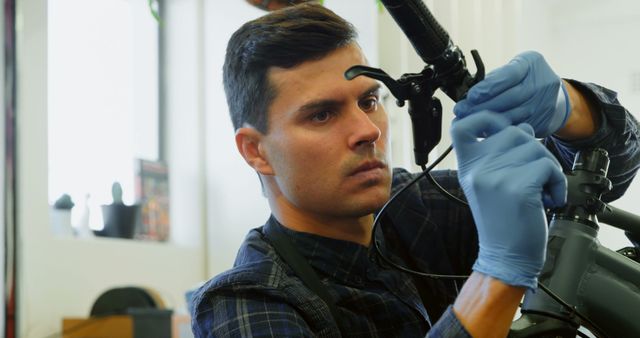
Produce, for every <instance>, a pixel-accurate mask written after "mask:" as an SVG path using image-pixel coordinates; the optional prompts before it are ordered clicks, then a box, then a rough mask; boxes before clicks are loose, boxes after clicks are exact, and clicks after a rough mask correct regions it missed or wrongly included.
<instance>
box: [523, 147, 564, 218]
mask: <svg viewBox="0 0 640 338" xmlns="http://www.w3.org/2000/svg"><path fill="white" fill-rule="evenodd" d="M549 156H551V158H550V157H549ZM549 156H546V157H541V158H539V159H537V160H536V161H534V162H532V163H531V165H530V167H531V173H532V174H533V175H532V178H533V179H534V181H533V183H534V184H535V185H536V186H541V187H543V196H547V198H543V201H544V202H545V206H546V207H559V206H562V205H564V204H565V203H566V201H567V178H566V177H565V176H564V174H563V173H562V168H561V167H560V165H559V164H558V162H557V161H555V159H553V155H551V154H549ZM547 203H550V204H547Z"/></svg>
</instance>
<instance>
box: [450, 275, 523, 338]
mask: <svg viewBox="0 0 640 338" xmlns="http://www.w3.org/2000/svg"><path fill="white" fill-rule="evenodd" d="M525 290H526V289H525V288H523V287H518V286H512V285H508V284H506V283H504V282H502V281H500V280H498V279H496V278H493V277H491V276H488V275H485V274H483V273H480V272H473V273H472V274H471V276H469V279H467V281H466V282H465V284H464V286H463V287H462V290H461V291H460V294H459V295H458V297H457V298H456V301H455V303H454V304H453V311H454V313H455V315H456V317H457V318H458V320H459V321H460V323H462V325H463V326H464V327H465V329H466V330H467V331H469V333H470V334H471V335H472V336H473V337H476V338H478V337H502V336H506V335H507V332H508V331H509V328H510V327H511V322H512V321H513V317H514V315H515V312H516V309H517V308H518V305H519V304H520V301H521V300H522V297H523V296H524V292H525Z"/></svg>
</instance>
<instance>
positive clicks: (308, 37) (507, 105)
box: [193, 4, 640, 337]
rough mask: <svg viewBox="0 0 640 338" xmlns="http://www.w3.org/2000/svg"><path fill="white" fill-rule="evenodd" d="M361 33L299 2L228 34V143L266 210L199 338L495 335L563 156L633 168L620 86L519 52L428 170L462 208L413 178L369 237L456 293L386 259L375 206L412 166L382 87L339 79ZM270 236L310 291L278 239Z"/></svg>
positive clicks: (200, 319)
mask: <svg viewBox="0 0 640 338" xmlns="http://www.w3.org/2000/svg"><path fill="white" fill-rule="evenodd" d="M355 38H356V34H355V31H354V29H353V27H352V26H351V25H350V24H348V23H347V22H345V21H344V20H343V19H341V18H340V17H338V16H336V15H335V14H334V13H332V12H331V11H329V10H327V9H325V8H323V7H322V6H319V5H313V4H306V5H299V6H294V7H290V8H288V9H284V10H281V11H276V12H273V13H270V14H268V15H266V16H264V17H262V18H259V19H257V20H254V21H251V22H249V23H247V24H245V25H244V26H243V27H241V28H240V29H239V30H238V31H237V32H236V33H235V34H234V35H233V36H232V38H231V39H230V41H229V44H228V48H227V55H226V61H225V66H224V84H225V91H226V94H227V99H228V103H229V107H230V112H231V117H232V120H233V123H234V127H235V128H236V144H237V147H238V151H239V152H240V154H241V155H242V156H243V157H244V159H245V160H246V162H247V163H248V164H249V165H250V166H251V167H252V168H254V169H255V170H256V172H257V173H258V175H259V177H260V180H261V183H262V185H263V189H264V193H265V196H266V197H267V200H268V202H269V205H270V208H271V211H272V217H271V218H270V219H269V220H268V221H267V223H266V224H265V226H264V227H260V228H257V229H254V230H252V231H251V232H250V233H249V235H248V236H247V238H246V239H245V242H244V243H243V245H242V247H241V248H240V251H239V253H238V257H237V259H236V262H235V264H234V268H233V269H231V270H229V271H227V272H225V273H223V274H221V275H219V276H216V277H215V278H213V279H212V280H210V281H209V282H208V283H207V284H206V285H205V286H203V287H202V288H201V289H200V290H199V291H198V293H197V295H196V297H195V300H194V304H195V306H194V313H193V330H194V333H195V335H196V336H197V337H223V336H224V337H227V336H231V337H241V336H242V337H244V336H260V337H285V336H291V337H298V336H304V337H307V336H321V337H337V336H340V335H343V336H362V337H371V336H379V337H412V336H425V335H427V334H428V335H429V336H433V337H435V336H446V337H454V336H455V337H457V336H461V337H468V336H469V335H471V336H474V337H499V336H505V335H506V333H507V331H508V328H509V325H510V322H511V320H512V318H513V315H514V313H515V310H516V308H517V306H518V303H519V301H520V300H521V298H522V295H523V293H524V291H525V290H526V289H527V288H535V287H536V281H537V276H538V274H539V272H540V269H541V268H542V264H543V262H544V252H545V241H546V227H547V224H546V220H545V215H544V206H547V207H550V206H560V205H562V204H563V203H564V200H565V194H566V192H565V191H566V182H565V179H564V176H563V175H562V171H561V167H560V166H561V165H562V166H564V167H565V168H567V167H569V166H570V163H571V161H572V160H573V157H572V156H573V155H574V154H575V152H576V151H577V150H579V149H581V148H585V147H590V146H595V145H598V146H599V147H602V148H605V149H606V150H608V151H609V153H610V155H612V156H611V157H612V164H611V166H610V168H611V170H610V178H611V179H612V181H614V191H613V193H612V194H610V196H611V198H615V197H618V196H620V195H621V194H622V193H623V192H624V190H625V189H626V187H627V186H628V184H629V183H630V181H631V179H632V178H633V176H634V175H635V171H636V170H637V167H638V161H639V157H640V151H639V145H638V137H639V135H638V131H637V124H636V122H635V120H634V119H633V118H632V117H631V116H630V115H629V114H628V113H627V112H626V111H625V110H624V108H622V107H620V106H619V105H618V104H617V101H616V100H615V94H613V93H612V92H610V91H607V90H605V89H602V88H600V87H597V86H594V85H587V84H581V83H579V82H575V81H571V82H569V81H561V80H560V79H559V78H558V77H557V76H556V75H555V74H554V73H553V71H551V69H550V68H549V67H548V65H547V64H546V63H545V61H544V59H543V58H542V57H541V56H540V55H538V54H536V53H525V54H522V55H520V56H518V57H516V58H515V59H514V60H513V61H512V62H511V63H509V64H508V65H505V66H504V67H501V68H500V69H498V70H496V71H494V72H492V73H490V74H489V75H488V76H487V79H486V80H485V81H483V82H481V83H479V84H477V85H476V86H475V87H474V88H472V90H471V91H470V92H469V93H468V96H467V99H465V100H463V101H461V102H459V103H458V104H457V105H456V108H455V111H456V115H457V118H456V120H455V121H454V123H453V126H452V137H453V140H454V147H455V149H456V153H457V156H458V163H459V169H460V170H459V172H458V175H459V177H456V173H454V172H450V171H446V172H437V173H434V176H435V177H436V180H437V181H439V183H440V184H441V185H443V186H445V187H446V188H447V189H448V190H449V191H451V192H453V193H455V194H458V195H461V189H460V187H462V189H463V190H464V193H465V195H466V197H467V199H468V200H469V203H470V209H471V210H469V209H468V208H465V207H462V206H459V205H456V204H453V203H451V202H449V201H448V200H447V199H445V198H443V197H442V196H440V195H439V194H438V193H437V192H435V190H433V188H432V187H431V186H430V185H429V184H428V183H424V182H422V183H419V185H416V186H412V187H411V188H410V189H408V191H406V192H404V193H403V194H402V195H400V196H399V198H398V200H397V201H396V202H395V203H394V204H393V205H392V206H391V207H390V208H389V210H388V212H387V215H386V216H385V217H386V219H385V224H384V225H385V227H384V229H383V231H382V232H381V233H378V234H377V235H376V241H379V242H381V244H382V247H383V253H384V254H385V255H386V256H389V257H392V259H394V260H396V261H398V262H400V263H401V264H403V265H405V266H411V267H414V268H416V269H418V270H421V271H428V272H432V273H440V274H458V275H468V274H470V276H469V278H468V279H467V281H466V282H465V284H464V286H463V287H462V289H461V290H459V292H458V290H457V287H458V285H457V283H453V282H448V281H441V280H439V281H433V280H430V279H418V278H415V279H414V278H412V277H411V276H409V275H407V274H405V273H403V272H399V271H397V270H394V269H391V268H390V267H389V266H387V265H386V264H384V263H381V262H380V261H379V257H378V256H377V255H375V254H374V252H373V250H372V249H371V247H372V243H371V238H372V225H373V221H374V215H375V213H376V212H377V211H378V210H380V208H381V207H382V205H383V204H384V203H385V202H386V201H387V200H388V199H389V196H390V193H391V192H395V191H397V190H398V189H399V188H400V187H402V185H403V183H405V182H407V181H409V180H410V179H411V178H412V177H413V176H412V175H411V174H409V173H407V172H406V171H403V170H394V171H393V173H392V171H391V169H390V168H389V164H388V161H387V156H388V154H387V152H386V151H387V147H388V130H387V129H388V120H387V115H386V112H385V111H384V108H383V107H382V105H381V104H380V102H379V99H380V97H379V87H380V85H379V84H378V83H377V82H376V81H374V80H371V79H369V78H366V77H358V78H356V79H354V80H352V81H348V80H346V79H345V78H344V75H343V74H344V71H345V70H346V69H348V68H349V67H351V66H353V65H357V64H366V59H365V57H364V56H363V54H362V51H361V50H360V48H359V46H358V45H357V43H356V41H355ZM536 136H537V137H546V138H545V144H546V145H547V148H548V149H549V150H551V151H553V153H554V154H556V157H557V158H558V159H559V160H560V162H558V160H556V158H554V156H552V155H551V152H550V151H549V150H547V148H545V146H544V145H543V143H541V142H539V141H537V140H536V138H535V137H536ZM458 181H460V183H461V185H458ZM543 203H544V204H543ZM472 216H473V218H472ZM474 220H475V222H474ZM278 233H279V234H284V237H286V238H287V240H286V241H288V242H289V243H291V244H292V246H293V248H294V251H296V252H297V253H299V254H300V255H301V256H302V257H304V260H305V261H306V262H308V264H309V266H310V267H311V269H312V270H313V271H314V272H315V273H316V274H317V275H318V278H319V280H320V281H321V283H320V284H321V286H320V289H318V288H317V287H310V284H312V283H309V282H307V280H308V279H305V280H303V278H304V277H305V276H302V275H303V274H301V273H300V270H298V269H297V268H293V267H292V266H293V264H291V263H290V260H289V258H290V257H286V256H288V255H282V252H281V251H276V248H275V247H274V246H276V244H275V242H277V240H275V239H274V238H276V235H274V234H278ZM478 242H479V246H478ZM305 264H306V263H305ZM472 269H473V271H472ZM323 290H324V291H326V294H325V295H322V293H323V292H324V291H323ZM456 294H457V297H456ZM452 302H453V305H452V306H447V305H448V304H450V303H452ZM436 320H437V322H436Z"/></svg>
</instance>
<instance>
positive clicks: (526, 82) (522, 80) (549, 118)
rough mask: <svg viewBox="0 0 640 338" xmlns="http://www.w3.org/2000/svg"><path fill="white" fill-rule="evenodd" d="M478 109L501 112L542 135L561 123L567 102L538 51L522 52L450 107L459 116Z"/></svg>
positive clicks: (563, 119)
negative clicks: (528, 125)
mask: <svg viewBox="0 0 640 338" xmlns="http://www.w3.org/2000/svg"><path fill="white" fill-rule="evenodd" d="M482 110H490V111H495V112H502V113H503V114H505V116H507V117H508V118H509V119H510V120H511V124H513V125H517V124H520V123H528V124H530V125H531V126H532V127H533V129H534V130H535V136H536V137H540V138H542V137H546V136H549V135H551V134H553V133H555V132H556V131H558V130H559V129H560V128H562V127H563V126H564V125H565V123H566V122H567V119H568V118H569V114H570V113H571V105H570V103H569V97H568V94H567V90H566V88H565V87H564V84H563V83H562V80H560V78H559V77H558V76H557V75H556V74H555V73H554V72H553V70H551V68H550V67H549V65H548V64H547V62H546V61H545V60H544V58H543V57H542V55H540V54H539V53H537V52H524V53H522V54H520V55H518V56H516V57H515V58H513V59H512V60H511V61H510V62H509V63H508V64H506V65H504V66H502V67H500V68H498V69H496V70H494V71H492V72H490V73H489V74H487V76H486V77H485V79H484V80H482V81H480V82H478V83H477V84H476V85H475V86H473V87H472V88H471V89H470V90H469V92H468V93H467V97H466V98H465V99H464V100H460V101H459V102H458V103H457V104H456V105H455V107H454V108H453V111H454V113H455V114H456V116H457V117H459V118H463V117H465V116H468V115H470V114H473V113H476V112H478V111H482Z"/></svg>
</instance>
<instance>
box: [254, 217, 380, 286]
mask: <svg viewBox="0 0 640 338" xmlns="http://www.w3.org/2000/svg"><path fill="white" fill-rule="evenodd" d="M265 227H271V228H272V230H276V231H280V232H282V233H284V234H285V235H287V237H288V238H289V239H290V240H291V242H292V244H293V246H294V247H295V248H296V249H297V250H298V251H299V252H300V254H301V255H302V256H303V257H305V258H306V259H307V260H308V262H309V264H311V266H312V267H313V268H314V269H315V270H316V272H318V274H319V275H320V277H321V278H322V277H323V275H325V276H327V277H329V278H332V279H338V280H343V281H346V282H359V281H361V280H362V278H363V276H365V275H366V270H367V268H368V267H369V266H371V264H372V263H373V260H372V259H371V258H370V257H372V255H370V253H371V250H370V248H368V247H366V246H363V245H360V244H357V243H354V242H349V241H344V240H339V239H333V238H327V237H322V236H318V235H314V234H311V233H307V232H300V231H295V230H291V229H289V228H287V227H285V226H283V225H282V224H280V222H278V221H277V220H276V219H275V217H273V216H271V217H270V218H269V221H267V223H266V224H265Z"/></svg>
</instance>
